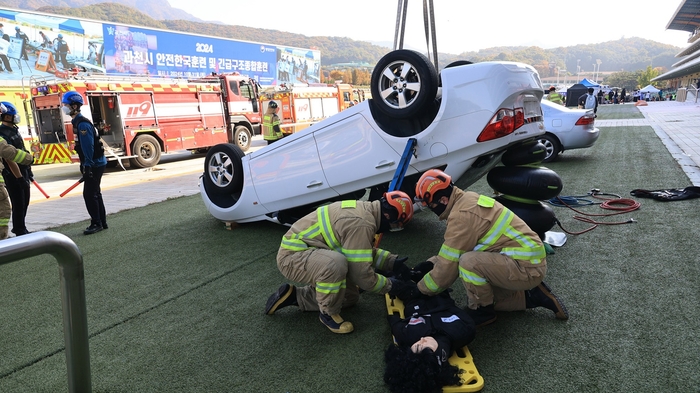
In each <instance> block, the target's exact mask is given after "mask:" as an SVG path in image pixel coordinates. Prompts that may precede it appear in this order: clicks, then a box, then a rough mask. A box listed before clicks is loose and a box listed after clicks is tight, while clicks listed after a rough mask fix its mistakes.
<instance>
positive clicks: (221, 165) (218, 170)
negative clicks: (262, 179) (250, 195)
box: [204, 143, 245, 194]
mask: <svg viewBox="0 0 700 393" xmlns="http://www.w3.org/2000/svg"><path fill="white" fill-rule="evenodd" d="M244 156H245V154H244V153H243V151H242V150H241V149H240V148H239V147H238V146H236V145H233V144H230V143H224V144H220V145H216V146H214V147H212V148H211V149H209V152H208V153H207V157H206V158H205V159H204V183H205V187H206V189H207V190H208V191H212V192H216V193H217V194H239V193H240V191H241V189H242V187H243V164H242V162H241V159H242V158H243V157H244Z"/></svg>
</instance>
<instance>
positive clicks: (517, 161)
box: [501, 140, 547, 166]
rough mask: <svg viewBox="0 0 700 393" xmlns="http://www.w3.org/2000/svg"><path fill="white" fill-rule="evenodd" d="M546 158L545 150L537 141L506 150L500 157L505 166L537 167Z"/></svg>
mask: <svg viewBox="0 0 700 393" xmlns="http://www.w3.org/2000/svg"><path fill="white" fill-rule="evenodd" d="M546 157H547V148H546V147H545V146H544V145H543V144H542V143H540V142H539V141H536V140H535V141H530V142H525V143H523V144H522V145H519V146H513V147H511V148H510V149H508V150H506V152H505V153H503V157H501V162H502V163H503V165H505V166H515V165H528V164H537V165H539V164H540V163H541V162H542V160H544V159H545V158H546Z"/></svg>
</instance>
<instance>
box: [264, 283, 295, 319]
mask: <svg viewBox="0 0 700 393" xmlns="http://www.w3.org/2000/svg"><path fill="white" fill-rule="evenodd" d="M297 305H298V303H297V288H296V287H295V286H294V285H289V284H282V286H281V287H279V289H277V292H275V293H273V294H272V295H270V297H269V298H268V299H267V304H266V305H265V314H267V315H272V314H274V313H275V311H277V310H279V309H280V308H284V307H287V306H297Z"/></svg>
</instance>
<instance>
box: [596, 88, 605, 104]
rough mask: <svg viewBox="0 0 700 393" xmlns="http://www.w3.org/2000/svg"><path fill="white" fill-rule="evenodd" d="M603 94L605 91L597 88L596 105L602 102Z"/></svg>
mask: <svg viewBox="0 0 700 393" xmlns="http://www.w3.org/2000/svg"><path fill="white" fill-rule="evenodd" d="M604 95H605V93H603V89H600V90H598V105H602V104H604V102H603V99H604V98H603V97H604Z"/></svg>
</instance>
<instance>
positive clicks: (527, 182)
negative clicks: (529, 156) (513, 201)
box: [486, 166, 563, 201]
mask: <svg viewBox="0 0 700 393" xmlns="http://www.w3.org/2000/svg"><path fill="white" fill-rule="evenodd" d="M486 181H487V182H488V183H489V185H490V186H491V188H493V189H494V190H495V191H497V192H498V193H499V194H506V195H512V196H514V197H518V198H523V199H531V200H538V201H542V200H547V199H552V198H554V197H556V196H558V195H559V193H560V192H561V189H562V187H563V185H562V181H561V177H559V175H558V174H557V173H556V172H554V171H553V170H551V169H548V168H545V167H530V166H497V167H495V168H493V169H491V170H490V171H489V173H488V175H486Z"/></svg>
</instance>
